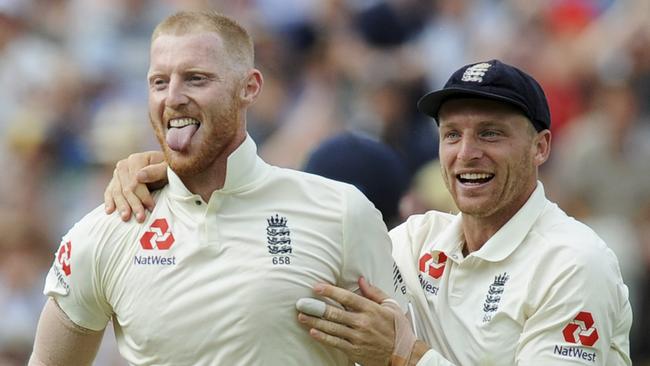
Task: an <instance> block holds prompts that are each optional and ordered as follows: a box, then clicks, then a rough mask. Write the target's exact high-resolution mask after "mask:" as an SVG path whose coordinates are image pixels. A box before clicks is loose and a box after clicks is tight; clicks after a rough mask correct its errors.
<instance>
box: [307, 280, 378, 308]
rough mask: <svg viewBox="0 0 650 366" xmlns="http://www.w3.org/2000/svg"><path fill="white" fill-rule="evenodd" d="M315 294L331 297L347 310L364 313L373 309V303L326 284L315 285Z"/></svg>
mask: <svg viewBox="0 0 650 366" xmlns="http://www.w3.org/2000/svg"><path fill="white" fill-rule="evenodd" d="M314 292H316V293H317V294H319V295H321V296H325V297H329V298H330V299H332V300H335V301H336V302H338V303H339V304H341V305H343V306H344V307H345V308H346V309H352V310H357V311H364V310H368V309H370V308H371V305H373V302H372V301H370V300H368V299H366V298H364V297H362V296H359V295H357V294H355V293H354V292H351V291H348V290H345V289H342V288H339V287H336V286H332V285H329V284H326V283H318V284H316V285H314Z"/></svg>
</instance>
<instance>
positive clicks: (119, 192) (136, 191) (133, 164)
mask: <svg viewBox="0 0 650 366" xmlns="http://www.w3.org/2000/svg"><path fill="white" fill-rule="evenodd" d="M165 184H167V163H166V162H165V157H164V155H163V153H162V152H160V151H147V152H142V153H136V154H131V155H130V156H129V157H128V158H126V159H122V160H120V161H119V162H117V165H116V166H115V170H114V171H113V178H112V179H111V181H110V183H109V184H108V187H106V190H105V191H104V207H105V208H106V213H107V214H111V213H113V211H115V209H117V210H118V212H119V213H120V217H121V218H122V220H123V221H128V220H129V219H130V218H131V213H132V212H133V213H134V214H135V219H136V220H137V221H138V222H140V223H141V222H144V219H145V208H146V209H148V210H150V211H151V210H152V209H153V207H154V201H153V198H152V197H151V192H150V189H152V190H153V189H158V188H161V187H163V186H164V185H165Z"/></svg>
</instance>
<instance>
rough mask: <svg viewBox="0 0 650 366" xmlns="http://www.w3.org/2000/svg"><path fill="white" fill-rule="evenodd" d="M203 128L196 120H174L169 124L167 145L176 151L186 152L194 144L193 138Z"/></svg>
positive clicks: (186, 118) (183, 118)
mask: <svg viewBox="0 0 650 366" xmlns="http://www.w3.org/2000/svg"><path fill="white" fill-rule="evenodd" d="M200 126H201V122H200V121H199V120H197V119H194V118H189V117H182V118H172V119H170V120H169V122H167V136H166V140H167V145H169V148H171V149H172V150H174V151H185V150H187V148H188V147H189V146H190V143H191V142H192V136H194V134H195V133H196V131H197V130H198V129H199V127H200Z"/></svg>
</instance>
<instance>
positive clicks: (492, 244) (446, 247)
mask: <svg viewBox="0 0 650 366" xmlns="http://www.w3.org/2000/svg"><path fill="white" fill-rule="evenodd" d="M546 202H547V200H546V196H545V194H544V186H543V185H542V182H540V181H538V182H537V187H536V188H535V190H534V191H533V193H532V194H531V195H530V197H529V198H528V201H526V203H525V204H524V205H523V206H522V207H521V209H519V211H517V213H516V214H515V215H514V216H513V217H512V218H511V219H510V220H508V222H506V224H505V225H503V227H501V229H499V231H497V232H496V233H495V234H494V235H493V236H492V237H491V238H490V239H489V240H488V241H487V242H486V243H485V244H484V245H483V246H482V247H481V249H479V250H477V251H475V252H473V253H472V254H471V255H473V256H475V257H478V258H481V259H484V260H487V261H491V262H498V261H501V260H504V259H505V258H506V257H508V256H509V255H510V254H511V253H512V252H513V251H514V250H515V249H516V248H517V247H518V246H519V244H521V243H522V242H523V241H524V238H525V237H526V235H527V234H528V233H529V232H530V229H531V228H532V227H533V224H534V223H535V221H536V220H537V218H538V217H539V216H540V214H541V213H542V211H543V210H544V207H545V205H546ZM463 244H464V239H463V226H462V214H458V215H456V217H455V218H454V219H453V220H452V222H451V223H450V224H449V226H447V228H446V229H445V230H444V231H443V232H442V233H441V234H440V236H439V237H438V238H437V239H436V244H435V249H434V250H433V251H434V252H435V251H440V252H444V253H445V254H446V255H447V257H451V258H452V259H454V260H457V259H460V258H462V257H463V254H462V250H463Z"/></svg>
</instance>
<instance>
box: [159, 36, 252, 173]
mask: <svg viewBox="0 0 650 366" xmlns="http://www.w3.org/2000/svg"><path fill="white" fill-rule="evenodd" d="M231 64H232V61H231V60H230V59H229V57H228V55H227V53H226V51H225V47H224V44H223V40H222V39H221V37H220V36H219V35H218V34H217V33H215V32H196V33H193V32H191V33H187V34H181V35H175V34H165V33H163V34H160V35H158V36H157V37H156V38H154V40H153V41H152V44H151V63H150V67H149V72H148V75H147V77H148V83H149V119H150V121H151V124H152V126H153V128H154V130H155V132H156V137H157V138H158V141H159V142H160V146H161V147H162V150H163V152H164V153H165V157H166V160H167V162H168V163H169V165H170V166H171V168H172V169H173V170H174V171H175V172H176V173H177V174H178V175H179V176H188V175H192V174H197V173H200V172H203V171H205V170H206V169H208V168H209V167H210V166H211V165H213V164H214V162H215V161H216V160H217V159H219V158H222V159H225V158H226V157H227V155H228V154H229V153H230V152H231V151H232V150H234V148H235V147H236V146H238V145H239V144H240V143H241V142H242V141H243V140H244V139H245V137H246V127H245V122H244V108H245V105H244V104H245V103H244V102H243V101H242V100H241V98H239V97H240V95H241V91H242V89H243V88H244V85H245V84H246V81H245V79H246V76H247V75H246V74H245V73H244V72H242V71H241V70H237V69H238V68H235V67H232V65H231ZM224 155H225V156H224Z"/></svg>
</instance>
